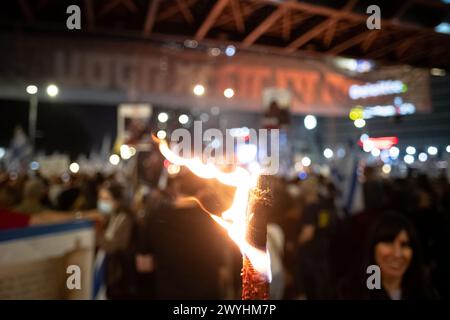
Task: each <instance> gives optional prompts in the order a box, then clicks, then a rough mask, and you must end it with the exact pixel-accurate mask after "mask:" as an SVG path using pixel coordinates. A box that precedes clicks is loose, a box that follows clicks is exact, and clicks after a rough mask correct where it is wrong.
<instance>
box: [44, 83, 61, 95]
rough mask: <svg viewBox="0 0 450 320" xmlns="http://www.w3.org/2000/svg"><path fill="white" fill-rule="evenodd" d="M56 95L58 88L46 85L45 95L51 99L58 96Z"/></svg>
mask: <svg viewBox="0 0 450 320" xmlns="http://www.w3.org/2000/svg"><path fill="white" fill-rule="evenodd" d="M58 93H59V88H58V87H57V86H56V85H54V84H49V85H48V87H47V94H48V95H49V96H50V97H52V98H53V97H56V96H57V95H58Z"/></svg>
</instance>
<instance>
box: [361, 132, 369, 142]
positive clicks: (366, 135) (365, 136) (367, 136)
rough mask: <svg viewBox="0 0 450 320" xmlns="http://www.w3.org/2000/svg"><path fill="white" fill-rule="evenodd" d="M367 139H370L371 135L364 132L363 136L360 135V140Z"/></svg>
mask: <svg viewBox="0 0 450 320" xmlns="http://www.w3.org/2000/svg"><path fill="white" fill-rule="evenodd" d="M367 139H369V135H368V134H367V133H363V134H362V135H361V137H359V140H361V141H362V142H364V141H366V140H367Z"/></svg>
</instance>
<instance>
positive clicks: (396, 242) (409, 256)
mask: <svg viewBox="0 0 450 320" xmlns="http://www.w3.org/2000/svg"><path fill="white" fill-rule="evenodd" d="M371 265H376V266H378V267H379V268H380V271H381V287H380V288H379V289H377V288H372V289H369V288H368V285H367V279H368V278H369V277H370V276H371V274H367V273H366V271H367V267H368V266H371ZM338 296H339V298H343V299H364V300H428V299H435V298H437V295H436V293H435V291H434V290H433V288H432V287H431V285H430V284H429V282H428V280H427V276H426V274H425V270H424V268H423V263H422V254H421V249H420V244H419V240H418V238H417V235H416V231H415V230H414V227H413V225H412V224H411V222H410V221H409V220H408V219H407V218H406V217H404V216H403V215H400V214H398V213H395V212H387V213H384V214H382V215H381V216H380V217H379V218H378V219H377V220H376V221H375V223H374V224H373V225H372V227H371V229H370V231H369V234H368V241H367V249H366V251H365V252H364V254H363V260H362V265H361V267H360V268H359V270H357V271H356V272H354V273H353V274H352V275H351V276H350V277H349V278H348V279H347V280H346V281H344V282H343V283H342V284H341V286H340V287H339V289H338Z"/></svg>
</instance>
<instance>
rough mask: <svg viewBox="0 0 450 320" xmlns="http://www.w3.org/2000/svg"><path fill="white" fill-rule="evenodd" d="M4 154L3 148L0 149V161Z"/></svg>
mask: <svg viewBox="0 0 450 320" xmlns="http://www.w3.org/2000/svg"><path fill="white" fill-rule="evenodd" d="M5 154H6V150H5V148H0V159H1V158H3V157H4V156H5Z"/></svg>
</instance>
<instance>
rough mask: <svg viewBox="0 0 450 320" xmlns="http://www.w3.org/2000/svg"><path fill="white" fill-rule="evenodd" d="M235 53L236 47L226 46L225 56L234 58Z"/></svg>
mask: <svg viewBox="0 0 450 320" xmlns="http://www.w3.org/2000/svg"><path fill="white" fill-rule="evenodd" d="M235 53H236V47H235V46H233V45H229V46H227V48H226V49H225V54H226V55H227V56H229V57H232V56H234V54H235Z"/></svg>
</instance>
